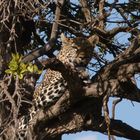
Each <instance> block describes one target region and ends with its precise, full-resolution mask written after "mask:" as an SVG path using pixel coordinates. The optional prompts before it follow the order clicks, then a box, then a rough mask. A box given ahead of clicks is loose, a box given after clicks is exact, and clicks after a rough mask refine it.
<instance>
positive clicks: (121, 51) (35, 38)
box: [0, 0, 140, 140]
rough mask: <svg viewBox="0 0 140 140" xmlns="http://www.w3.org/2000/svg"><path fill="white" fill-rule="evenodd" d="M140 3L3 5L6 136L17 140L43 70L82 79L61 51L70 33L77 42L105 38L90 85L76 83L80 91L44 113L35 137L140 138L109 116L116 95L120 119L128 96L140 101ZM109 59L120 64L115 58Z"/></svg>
mask: <svg viewBox="0 0 140 140" xmlns="http://www.w3.org/2000/svg"><path fill="white" fill-rule="evenodd" d="M139 6H140V2H139V0H135V1H132V0H129V1H128V2H124V3H121V2H119V1H118V0H114V1H112V2H111V3H110V2H109V1H105V0H95V1H91V0H88V1H87V0H79V1H77V2H73V1H69V0H57V1H49V0H48V1H44V0H30V1H27V0H19V1H17V0H11V1H6V0H0V21H1V22H0V72H1V74H0V92H1V94H0V108H1V109H0V122H1V123H0V124H1V126H0V135H1V139H2V140H3V139H7V140H8V139H15V137H16V132H17V131H18V120H19V118H20V117H21V116H24V115H26V114H28V110H29V108H30V107H31V101H32V98H33V97H32V96H33V93H34V89H35V85H36V81H37V79H38V78H39V74H40V69H46V68H48V67H49V68H51V69H55V70H58V71H60V72H62V74H63V75H65V72H66V71H67V72H68V74H69V77H71V78H73V80H75V81H78V80H79V79H78V78H79V77H78V76H77V73H75V72H74V71H71V70H69V69H68V68H66V67H64V66H63V65H62V64H61V63H60V62H59V61H58V60H56V59H55V55H54V54H53V52H55V51H56V50H57V51H59V50H60V49H61V43H60V39H59V35H60V34H61V33H62V32H63V33H65V34H66V35H67V36H69V37H85V38H86V37H87V36H92V35H95V36H96V37H97V38H98V42H97V44H96V48H95V49H94V50H91V51H93V52H94V56H93V59H92V60H91V62H90V64H89V65H88V67H87V69H88V70H90V72H89V74H90V75H91V76H90V82H89V83H86V84H85V85H81V82H79V83H78V84H79V85H78V87H80V88H81V89H80V90H79V89H78V90H76V87H77V85H76V84H77V82H75V83H76V84H75V83H71V84H73V85H74V88H73V90H72V91H73V92H74V93H75V94H74V93H69V92H68V91H67V92H66V93H65V94H64V95H63V96H62V97H61V98H60V99H59V100H58V102H57V103H56V104H55V105H53V106H51V107H50V109H48V111H47V112H45V113H44V112H42V111H40V113H39V115H38V114H37V115H36V117H35V122H34V125H33V126H32V127H31V129H30V133H31V134H32V135H33V136H34V137H36V139H41V140H43V139H49V140H55V139H57V140H59V139H61V136H62V134H64V133H74V132H79V131H82V130H92V131H98V132H101V133H105V132H106V133H108V135H109V139H113V136H112V135H114V136H119V137H125V138H128V139H133V140H138V139H139V138H140V131H139V130H136V129H135V128H133V127H131V126H130V125H129V124H126V123H124V122H122V121H121V120H117V119H115V117H114V116H113V117H112V118H109V112H108V105H107V103H108V100H109V98H110V97H113V98H115V97H118V98H119V100H116V101H115V103H114V106H113V107H114V109H113V113H114V114H115V106H116V104H117V103H118V102H120V101H121V100H122V99H123V98H125V99H129V100H131V101H136V102H140V90H139V89H138V87H137V85H136V81H135V79H134V76H135V75H136V74H138V73H139V71H140V55H139V54H140V48H139V46H140V35H139V18H140V15H139V13H140V10H139ZM114 15H115V17H114ZM122 32H124V33H127V34H129V38H128V43H127V44H123V43H120V42H119V39H118V38H117V36H118V35H119V34H120V33H122ZM44 55H45V56H44ZM106 55H110V56H112V58H113V59H112V60H107V59H106ZM46 56H47V57H46ZM56 66H57V67H56ZM69 79H70V78H68V79H67V80H69ZM69 83H70V82H69ZM75 85H76V86H75ZM71 94H72V95H73V96H71ZM102 108H103V113H104V114H103V115H102ZM110 135H111V136H110Z"/></svg>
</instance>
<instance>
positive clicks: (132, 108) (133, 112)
mask: <svg viewBox="0 0 140 140" xmlns="http://www.w3.org/2000/svg"><path fill="white" fill-rule="evenodd" d="M72 1H74V2H76V1H77V0H72ZM109 1H110V2H112V0H109ZM119 2H121V3H123V2H127V0H119ZM115 16H117V15H114V19H115V18H116V17H115ZM110 27H111V26H110ZM110 27H109V28H110ZM112 27H113V26H112ZM128 37H129V34H125V33H121V34H119V35H118V36H117V38H119V39H120V40H119V41H120V42H124V43H126V42H127V39H128ZM109 58H110V56H109ZM138 76H139V75H137V77H138ZM139 80H140V78H139V79H138V78H137V84H138V87H139V88H140V81H139ZM111 106H112V99H110V102H109V108H110V109H111ZM139 112H140V104H139V103H136V102H133V104H132V102H131V101H129V100H126V99H124V100H123V101H121V102H120V103H119V104H118V105H117V107H116V113H115V115H116V119H120V120H122V121H123V122H125V123H127V124H129V125H131V126H132V127H134V128H136V129H139V130H140V113H139ZM110 114H111V110H110ZM62 140H108V137H107V136H106V135H103V134H101V133H98V132H92V131H86V132H85V131H83V132H80V133H76V134H68V135H63V137H62ZM116 140H127V139H125V138H120V137H116Z"/></svg>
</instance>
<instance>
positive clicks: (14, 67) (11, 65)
mask: <svg viewBox="0 0 140 140" xmlns="http://www.w3.org/2000/svg"><path fill="white" fill-rule="evenodd" d="M8 67H9V69H11V70H12V71H15V70H17V69H18V63H17V62H16V61H10V63H9V66H8Z"/></svg>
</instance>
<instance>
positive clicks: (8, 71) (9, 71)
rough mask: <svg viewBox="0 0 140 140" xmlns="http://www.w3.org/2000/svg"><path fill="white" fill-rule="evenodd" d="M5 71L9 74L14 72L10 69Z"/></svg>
mask: <svg viewBox="0 0 140 140" xmlns="http://www.w3.org/2000/svg"><path fill="white" fill-rule="evenodd" d="M5 73H7V74H13V72H12V71H11V70H10V69H7V70H5Z"/></svg>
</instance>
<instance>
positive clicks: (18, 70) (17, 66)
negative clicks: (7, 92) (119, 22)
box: [5, 53, 42, 79]
mask: <svg viewBox="0 0 140 140" xmlns="http://www.w3.org/2000/svg"><path fill="white" fill-rule="evenodd" d="M22 57H23V56H22V55H20V54H19V53H16V54H12V59H11V61H10V62H9V64H8V68H9V69H6V70H5V73H7V74H12V75H13V76H14V77H16V76H18V78H19V79H23V77H24V75H25V74H26V73H27V72H30V73H37V74H41V72H42V71H41V70H39V69H38V67H37V66H36V65H35V64H32V63H29V64H25V63H23V62H22Z"/></svg>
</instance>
